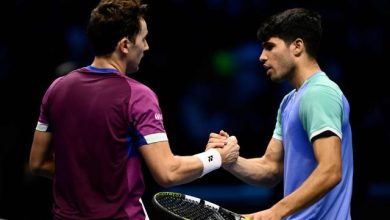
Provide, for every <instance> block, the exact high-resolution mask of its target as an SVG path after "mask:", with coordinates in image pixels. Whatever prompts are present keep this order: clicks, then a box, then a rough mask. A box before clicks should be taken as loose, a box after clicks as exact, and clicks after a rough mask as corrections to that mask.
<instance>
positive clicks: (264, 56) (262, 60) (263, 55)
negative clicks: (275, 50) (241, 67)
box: [259, 50, 267, 63]
mask: <svg viewBox="0 0 390 220" xmlns="http://www.w3.org/2000/svg"><path fill="white" fill-rule="evenodd" d="M259 60H260V62H261V63H264V62H265V61H266V60H267V57H266V55H265V54H264V50H263V51H261V54H260V56H259Z"/></svg>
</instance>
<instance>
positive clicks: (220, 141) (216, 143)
mask: <svg viewBox="0 0 390 220" xmlns="http://www.w3.org/2000/svg"><path fill="white" fill-rule="evenodd" d="M228 138H229V134H228V133H227V132H225V131H223V130H221V131H220V132H219V134H217V133H210V135H209V141H208V142H207V145H206V151H207V150H208V149H210V148H217V147H219V148H222V147H224V146H225V145H226V144H227V139H228Z"/></svg>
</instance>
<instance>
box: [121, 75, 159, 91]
mask: <svg viewBox="0 0 390 220" xmlns="http://www.w3.org/2000/svg"><path fill="white" fill-rule="evenodd" d="M124 79H125V80H126V82H127V84H128V85H129V86H130V88H131V90H132V91H137V92H143V93H152V94H154V91H153V90H152V89H151V88H150V87H149V86H147V85H145V84H143V83H141V82H139V81H137V80H135V79H133V78H130V77H127V76H124Z"/></svg>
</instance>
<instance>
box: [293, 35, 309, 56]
mask: <svg viewBox="0 0 390 220" xmlns="http://www.w3.org/2000/svg"><path fill="white" fill-rule="evenodd" d="M290 47H291V50H292V53H293V54H294V55H295V56H300V55H301V54H302V53H303V51H304V50H305V43H304V42H303V40H302V38H297V39H295V40H294V41H293V42H292V43H291V44H290Z"/></svg>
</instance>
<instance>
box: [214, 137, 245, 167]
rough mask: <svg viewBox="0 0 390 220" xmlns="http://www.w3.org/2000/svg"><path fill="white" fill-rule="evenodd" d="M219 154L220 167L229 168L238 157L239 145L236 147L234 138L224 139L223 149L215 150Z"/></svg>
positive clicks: (236, 143)
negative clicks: (220, 159)
mask: <svg viewBox="0 0 390 220" xmlns="http://www.w3.org/2000/svg"><path fill="white" fill-rule="evenodd" d="M217 150H218V151H219V153H220V154H221V158H222V166H229V165H231V164H233V163H235V162H236V161H237V158H238V156H239V155H240V153H239V150H240V145H238V142H237V139H236V137H235V136H230V137H228V138H227V139H226V145H225V146H224V147H223V148H218V149H217Z"/></svg>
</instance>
